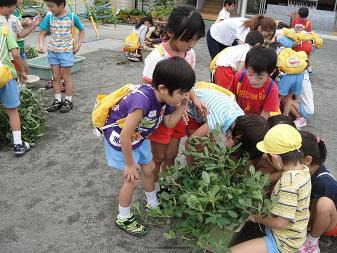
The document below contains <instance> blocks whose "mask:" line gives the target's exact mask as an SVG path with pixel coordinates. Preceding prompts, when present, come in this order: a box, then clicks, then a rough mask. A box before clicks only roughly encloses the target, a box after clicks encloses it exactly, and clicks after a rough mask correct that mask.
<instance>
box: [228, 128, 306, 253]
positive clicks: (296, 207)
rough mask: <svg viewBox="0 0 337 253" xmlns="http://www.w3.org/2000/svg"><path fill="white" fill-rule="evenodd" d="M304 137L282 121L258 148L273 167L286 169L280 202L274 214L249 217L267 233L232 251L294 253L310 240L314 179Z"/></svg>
mask: <svg viewBox="0 0 337 253" xmlns="http://www.w3.org/2000/svg"><path fill="white" fill-rule="evenodd" d="M301 145H302V138H301V135H300V133H299V132H298V131H297V130H296V129H295V128H294V127H292V126H290V125H286V124H279V125H276V126H274V127H273V128H271V129H270V130H269V131H268V132H267V134H266V135H265V137H264V139H263V141H261V142H259V143H257V145H256V147H257V149H258V150H260V151H262V152H264V153H266V154H267V155H268V158H269V159H270V162H271V163H272V164H273V166H274V167H275V168H276V169H277V170H279V171H281V172H282V175H281V178H280V179H279V180H278V181H277V183H276V185H275V188H274V190H273V193H272V195H273V196H274V197H276V199H277V202H276V203H275V205H274V206H273V207H272V208H271V210H270V212H271V214H272V215H271V216H265V217H263V216H249V218H248V219H249V220H250V221H253V222H258V223H260V224H263V225H265V227H266V229H265V232H266V236H264V237H261V238H257V239H253V240H249V241H246V242H244V243H240V244H238V245H235V246H234V247H232V248H231V249H230V252H231V253H238V252H250V253H255V252H256V253H264V252H265V253H279V252H280V253H291V252H292V253H293V252H295V251H296V250H297V249H299V248H300V247H301V246H302V244H303V243H304V241H305V239H306V234H307V226H308V222H309V216H310V212H309V204H310V193H311V181H310V173H309V169H308V167H306V166H305V165H302V164H301V163H302V160H303V153H302V151H301V150H300V148H301Z"/></svg>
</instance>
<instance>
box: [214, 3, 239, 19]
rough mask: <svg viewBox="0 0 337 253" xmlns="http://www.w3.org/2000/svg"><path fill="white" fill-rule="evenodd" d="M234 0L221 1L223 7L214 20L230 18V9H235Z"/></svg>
mask: <svg viewBox="0 0 337 253" xmlns="http://www.w3.org/2000/svg"><path fill="white" fill-rule="evenodd" d="M235 5H236V1H235V0H225V1H224V2H223V8H222V9H221V11H220V12H219V15H218V17H217V19H216V21H215V22H220V21H222V20H225V19H227V18H230V15H231V13H230V12H231V11H233V10H234V9H235Z"/></svg>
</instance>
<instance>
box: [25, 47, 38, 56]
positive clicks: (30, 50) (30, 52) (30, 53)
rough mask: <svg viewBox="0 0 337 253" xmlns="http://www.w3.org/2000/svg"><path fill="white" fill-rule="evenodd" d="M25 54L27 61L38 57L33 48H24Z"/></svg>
mask: <svg viewBox="0 0 337 253" xmlns="http://www.w3.org/2000/svg"><path fill="white" fill-rule="evenodd" d="M25 53H26V55H27V58H28V59H32V58H35V57H38V56H39V53H38V51H37V49H36V48H35V47H31V46H26V47H25Z"/></svg>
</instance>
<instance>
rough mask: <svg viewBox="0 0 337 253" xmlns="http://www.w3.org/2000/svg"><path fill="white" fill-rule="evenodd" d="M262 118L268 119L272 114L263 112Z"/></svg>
mask: <svg viewBox="0 0 337 253" xmlns="http://www.w3.org/2000/svg"><path fill="white" fill-rule="evenodd" d="M260 116H262V117H263V118H265V119H268V118H269V117H270V113H269V112H265V111H263V110H262V112H261V113H260Z"/></svg>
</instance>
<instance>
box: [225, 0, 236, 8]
mask: <svg viewBox="0 0 337 253" xmlns="http://www.w3.org/2000/svg"><path fill="white" fill-rule="evenodd" d="M226 4H227V5H229V6H231V5H233V4H236V0H225V1H223V6H224V7H225V6H226Z"/></svg>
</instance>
